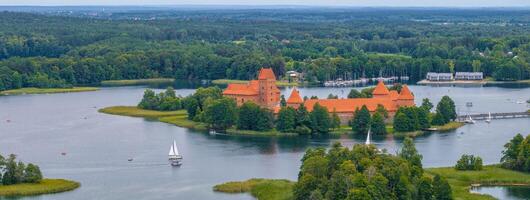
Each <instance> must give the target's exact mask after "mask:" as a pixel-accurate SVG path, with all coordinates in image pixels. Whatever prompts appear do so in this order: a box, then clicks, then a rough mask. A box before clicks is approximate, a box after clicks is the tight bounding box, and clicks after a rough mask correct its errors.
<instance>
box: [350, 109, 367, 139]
mask: <svg viewBox="0 0 530 200" xmlns="http://www.w3.org/2000/svg"><path fill="white" fill-rule="evenodd" d="M350 126H351V127H352V130H353V132H354V133H356V134H366V133H368V128H369V127H370V111H368V108H367V107H366V106H365V105H363V107H361V109H360V110H359V109H357V110H355V112H354V113H353V119H352V121H351V124H350Z"/></svg>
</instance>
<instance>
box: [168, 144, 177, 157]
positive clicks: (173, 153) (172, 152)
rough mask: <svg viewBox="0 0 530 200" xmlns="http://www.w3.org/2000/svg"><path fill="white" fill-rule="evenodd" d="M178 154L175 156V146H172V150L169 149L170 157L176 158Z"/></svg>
mask: <svg viewBox="0 0 530 200" xmlns="http://www.w3.org/2000/svg"><path fill="white" fill-rule="evenodd" d="M176 155H177V154H175V150H174V148H173V145H171V148H169V156H176Z"/></svg>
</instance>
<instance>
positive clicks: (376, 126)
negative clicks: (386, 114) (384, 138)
mask: <svg viewBox="0 0 530 200" xmlns="http://www.w3.org/2000/svg"><path fill="white" fill-rule="evenodd" d="M370 127H371V130H372V133H373V134H375V135H386V133H387V132H386V127H385V119H384V118H383V116H382V115H381V114H380V113H378V112H376V113H375V114H374V115H373V116H372V120H371V123H370Z"/></svg>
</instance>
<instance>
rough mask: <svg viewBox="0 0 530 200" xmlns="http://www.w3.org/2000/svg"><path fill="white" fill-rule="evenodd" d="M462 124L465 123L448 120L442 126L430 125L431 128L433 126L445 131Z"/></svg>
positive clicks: (437, 129)
mask: <svg viewBox="0 0 530 200" xmlns="http://www.w3.org/2000/svg"><path fill="white" fill-rule="evenodd" d="M464 125H465V124H464V123H463V122H449V123H447V124H445V125H442V126H432V128H435V129H436V131H440V132H446V131H452V130H455V129H458V128H460V127H462V126H464Z"/></svg>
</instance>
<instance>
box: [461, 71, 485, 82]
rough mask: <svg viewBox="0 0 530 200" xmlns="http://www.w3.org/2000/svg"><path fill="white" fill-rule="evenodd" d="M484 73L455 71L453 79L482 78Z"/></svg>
mask: <svg viewBox="0 0 530 200" xmlns="http://www.w3.org/2000/svg"><path fill="white" fill-rule="evenodd" d="M482 79H484V73H482V72H456V73H455V80H482Z"/></svg>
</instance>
